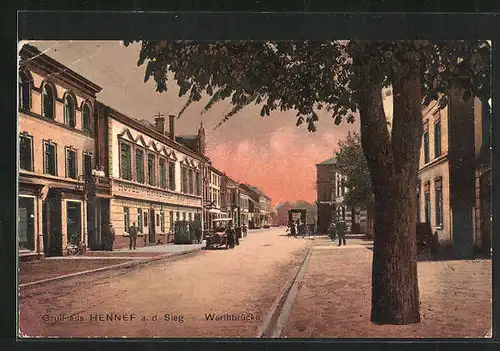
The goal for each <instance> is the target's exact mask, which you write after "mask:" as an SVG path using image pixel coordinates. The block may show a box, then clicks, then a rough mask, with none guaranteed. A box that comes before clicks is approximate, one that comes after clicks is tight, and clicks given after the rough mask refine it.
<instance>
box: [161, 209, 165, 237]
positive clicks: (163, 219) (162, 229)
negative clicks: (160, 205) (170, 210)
mask: <svg viewBox="0 0 500 351" xmlns="http://www.w3.org/2000/svg"><path fill="white" fill-rule="evenodd" d="M160 230H161V232H162V233H165V213H163V211H160Z"/></svg>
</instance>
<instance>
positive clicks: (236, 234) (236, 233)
mask: <svg viewBox="0 0 500 351" xmlns="http://www.w3.org/2000/svg"><path fill="white" fill-rule="evenodd" d="M229 226H230V227H231V229H232V230H233V231H234V240H235V243H236V246H238V245H239V244H240V238H241V227H238V229H239V230H237V229H236V228H234V226H233V223H231V224H230V225H229Z"/></svg>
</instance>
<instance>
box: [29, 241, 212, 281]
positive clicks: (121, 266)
mask: <svg viewBox="0 0 500 351" xmlns="http://www.w3.org/2000/svg"><path fill="white" fill-rule="evenodd" d="M201 249H202V248H201V247H200V248H196V249H194V250H189V251H184V252H175V253H173V254H170V253H167V254H164V255H159V256H153V257H151V258H146V259H144V260H140V261H139V260H137V261H135V262H134V261H133V260H132V261H131V262H124V263H120V264H115V265H112V266H106V267H101V268H96V269H89V270H87V271H83V272H76V273H71V274H66V275H61V276H58V277H53V278H47V279H42V280H37V281H34V282H30V283H25V284H19V288H25V287H28V286H33V285H40V284H43V283H49V282H53V281H57V280H63V279H67V278H72V277H77V276H80V275H85V274H90V273H96V272H103V271H106V270H110V269H113V268H124V267H134V266H138V265H141V264H145V263H150V262H154V261H159V260H163V259H169V258H175V257H178V256H184V255H187V254H190V253H194V252H198V251H201Z"/></svg>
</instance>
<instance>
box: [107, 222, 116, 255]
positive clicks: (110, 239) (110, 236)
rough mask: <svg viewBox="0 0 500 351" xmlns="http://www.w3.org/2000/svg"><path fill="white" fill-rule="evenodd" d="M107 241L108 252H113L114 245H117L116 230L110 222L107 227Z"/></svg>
mask: <svg viewBox="0 0 500 351" xmlns="http://www.w3.org/2000/svg"><path fill="white" fill-rule="evenodd" d="M106 227H107V228H106V239H107V240H106V241H107V244H106V249H107V250H108V251H113V245H114V243H115V229H114V228H113V224H111V223H110V222H108V223H107V226H106Z"/></svg>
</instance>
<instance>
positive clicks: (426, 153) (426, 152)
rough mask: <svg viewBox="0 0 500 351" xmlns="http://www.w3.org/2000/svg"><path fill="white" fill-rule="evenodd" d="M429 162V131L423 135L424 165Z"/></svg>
mask: <svg viewBox="0 0 500 351" xmlns="http://www.w3.org/2000/svg"><path fill="white" fill-rule="evenodd" d="M428 162H429V131H426V132H425V133H424V163H428Z"/></svg>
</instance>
